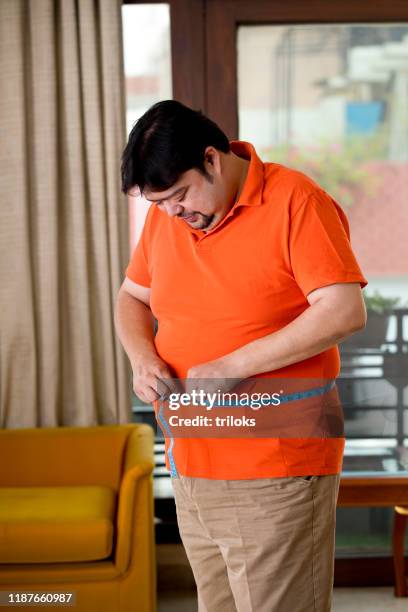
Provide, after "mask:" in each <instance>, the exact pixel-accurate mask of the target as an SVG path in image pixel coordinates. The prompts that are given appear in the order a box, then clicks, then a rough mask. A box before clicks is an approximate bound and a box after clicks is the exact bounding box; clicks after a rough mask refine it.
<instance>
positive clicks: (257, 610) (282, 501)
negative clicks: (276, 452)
mask: <svg viewBox="0 0 408 612" xmlns="http://www.w3.org/2000/svg"><path fill="white" fill-rule="evenodd" d="M172 483H173V490H174V496H175V501H176V510H177V520H178V525H179V530H180V535H181V539H182V542H183V545H184V548H185V550H186V553H187V557H188V559H189V562H190V564H191V568H192V570H193V574H194V578H195V581H196V584H197V593H198V610H199V612H329V610H330V609H331V599H332V590H333V570H334V546H335V524H336V503H337V496H338V490H339V483H340V475H339V474H333V475H327V476H326V475H325V476H291V477H284V478H260V479H253V480H212V479H206V478H192V477H187V476H180V477H177V478H173V479H172Z"/></svg>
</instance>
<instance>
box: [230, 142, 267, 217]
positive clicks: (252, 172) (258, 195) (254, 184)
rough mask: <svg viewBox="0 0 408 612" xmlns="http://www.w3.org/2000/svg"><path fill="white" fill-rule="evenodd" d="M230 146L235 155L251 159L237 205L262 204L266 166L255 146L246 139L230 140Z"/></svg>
mask: <svg viewBox="0 0 408 612" xmlns="http://www.w3.org/2000/svg"><path fill="white" fill-rule="evenodd" d="M230 148H231V151H232V152H233V153H235V155H238V156H239V157H244V158H245V159H247V160H249V166H248V172H247V175H246V178H245V182H244V185H243V187H242V190H241V193H240V196H239V198H238V200H237V201H236V203H235V206H234V208H235V207H236V206H260V205H261V204H262V189H263V184H264V167H263V163H262V161H261V159H260V158H259V157H258V155H257V152H256V151H255V147H254V146H253V145H252V144H251V143H250V142H246V141H245V140H230Z"/></svg>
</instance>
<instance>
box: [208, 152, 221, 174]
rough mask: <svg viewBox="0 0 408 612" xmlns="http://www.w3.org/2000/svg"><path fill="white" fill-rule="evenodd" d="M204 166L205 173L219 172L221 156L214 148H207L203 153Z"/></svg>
mask: <svg viewBox="0 0 408 612" xmlns="http://www.w3.org/2000/svg"><path fill="white" fill-rule="evenodd" d="M204 166H205V168H206V170H207V172H210V173H214V172H221V155H220V151H218V150H217V149H216V148H215V147H212V146H210V147H207V148H206V150H205V151H204Z"/></svg>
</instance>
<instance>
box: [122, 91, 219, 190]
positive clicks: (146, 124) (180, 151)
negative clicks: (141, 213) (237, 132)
mask: <svg viewBox="0 0 408 612" xmlns="http://www.w3.org/2000/svg"><path fill="white" fill-rule="evenodd" d="M208 146H213V147H214V148H215V149H218V150H219V151H222V152H224V153H229V151H230V144H229V140H228V138H227V136H226V135H225V134H224V132H223V131H222V130H221V129H220V128H219V127H218V125H217V124H216V123H214V122H213V121H211V119H209V118H208V117H206V116H205V115H204V114H203V113H202V112H201V111H199V110H193V109H192V108H189V107H188V106H185V105H184V104H181V102H177V101H176V100H162V101H161V102H157V103H156V104H153V106H151V107H150V108H149V109H148V110H147V111H146V112H145V113H144V115H142V116H141V117H140V119H138V121H137V122H136V123H135V124H134V126H133V128H132V130H131V132H130V134H129V140H128V143H127V145H126V147H125V149H124V151H123V154H122V165H121V177H122V192H123V193H128V192H129V190H130V189H131V188H132V187H134V186H135V185H137V186H138V187H139V189H140V191H141V192H142V191H143V190H144V188H145V187H146V186H147V187H148V188H149V189H151V190H152V191H164V190H166V189H169V188H170V187H171V186H172V185H174V183H176V181H177V180H178V179H179V177H180V176H181V174H183V172H186V171H187V170H190V169H191V168H196V169H197V170H199V171H200V172H201V173H202V174H204V175H205V176H207V173H206V171H205V166H204V152H205V149H206V148H207V147H208Z"/></svg>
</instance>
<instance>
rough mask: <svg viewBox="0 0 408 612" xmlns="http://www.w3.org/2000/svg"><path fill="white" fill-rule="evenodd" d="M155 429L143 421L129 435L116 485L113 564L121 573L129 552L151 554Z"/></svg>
mask: <svg viewBox="0 0 408 612" xmlns="http://www.w3.org/2000/svg"><path fill="white" fill-rule="evenodd" d="M153 449H154V432H153V429H152V428H151V427H150V426H149V425H145V424H142V425H140V427H137V429H135V430H134V431H133V432H132V434H131V435H130V436H129V440H128V445H127V449H126V454H125V462H124V472H123V478H122V481H121V484H120V488H119V500H118V513H117V518H116V530H117V541H116V547H115V548H116V550H115V566H116V569H117V571H118V572H119V573H121V574H123V573H125V572H126V571H127V570H128V569H129V565H130V564H131V563H132V555H133V556H135V555H138V556H143V557H146V558H145V559H143V561H144V562H147V557H148V556H149V555H154V551H153V550H151V548H152V543H153V542H154V504H153V478H152V472H153V468H154V454H153Z"/></svg>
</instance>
